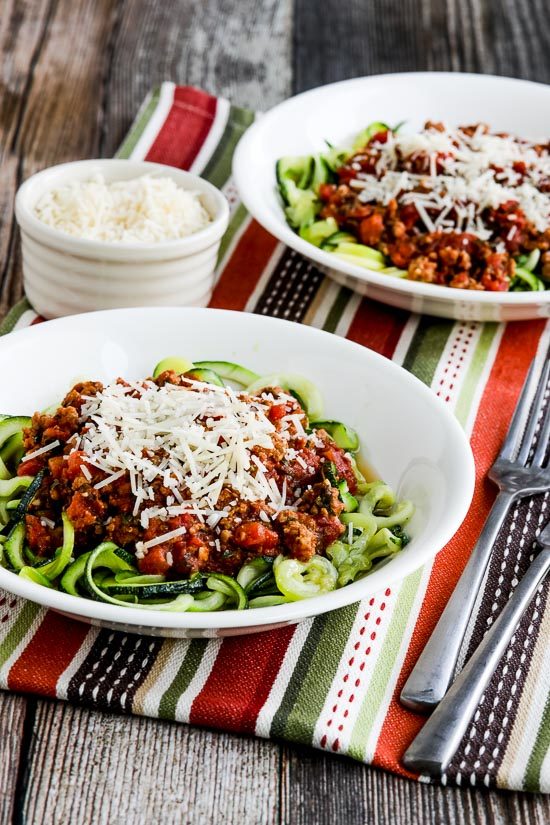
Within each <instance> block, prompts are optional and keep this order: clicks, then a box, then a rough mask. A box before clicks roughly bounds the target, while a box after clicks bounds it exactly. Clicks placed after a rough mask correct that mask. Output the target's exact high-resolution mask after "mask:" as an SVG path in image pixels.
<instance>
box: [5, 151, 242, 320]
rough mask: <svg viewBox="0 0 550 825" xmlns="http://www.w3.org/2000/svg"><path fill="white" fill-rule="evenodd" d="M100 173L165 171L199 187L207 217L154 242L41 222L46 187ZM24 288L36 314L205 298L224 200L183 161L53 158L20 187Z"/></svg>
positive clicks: (126, 175) (201, 302)
mask: <svg viewBox="0 0 550 825" xmlns="http://www.w3.org/2000/svg"><path fill="white" fill-rule="evenodd" d="M97 174H101V175H103V177H104V179H105V180H106V181H107V182H110V181H115V180H117V181H118V180H129V179H131V178H137V177H139V176H141V175H145V174H151V175H155V176H163V177H170V178H171V179H172V180H173V181H174V182H175V183H176V184H177V185H178V186H180V187H181V188H182V189H190V190H193V191H195V192H198V193H199V194H200V198H201V201H202V203H203V205H204V207H205V209H206V210H207V211H208V213H209V214H210V215H211V217H212V223H210V224H209V225H208V226H207V227H205V228H204V229H201V230H199V231H198V232H195V233H193V234H192V235H188V236H187V237H186V238H181V239H179V240H172V241H162V242H159V243H112V242H105V241H96V240H89V239H85V238H77V237H75V236H73V235H68V234H66V233H64V232H60V231H58V230H57V229H53V228H52V227H50V226H48V225H47V224H45V223H44V222H43V221H41V220H40V219H39V218H38V217H37V216H36V214H35V211H34V210H35V206H36V204H37V203H38V201H39V200H40V198H41V197H42V195H44V194H45V193H46V192H48V191H51V190H53V189H57V188H59V187H61V186H64V185H66V184H68V183H70V182H71V181H80V180H89V179H90V178H92V177H93V176H94V175H97ZM15 215H16V218H17V222H18V223H19V227H20V230H21V246H22V252H23V280H24V287H25V293H26V295H27V297H28V299H29V301H30V302H31V304H32V305H33V307H34V308H35V309H36V311H37V312H38V313H40V315H43V316H44V317H45V318H56V317H59V316H61V315H73V314H74V313H78V312H89V311H92V310H98V309H115V308H117V307H137V306H206V305H207V304H208V301H209V300H210V296H211V294H212V288H213V285H214V269H215V267H216V262H217V257H218V251H219V247H220V242H221V239H222V236H223V234H224V232H225V230H226V229H227V224H228V221H229V206H228V203H227V200H226V199H225V197H224V195H222V193H221V192H220V191H219V190H218V189H216V187H215V186H212V184H210V183H208V182H207V181H205V180H203V179H202V178H199V177H197V175H193V174H191V173H190V172H184V171H182V170H181V169H175V168H174V167H172V166H164V165H163V164H160V163H148V162H147V161H133V160H83V161H75V162H73V163H63V164H60V165H59V166H52V167H51V168H49V169H45V170H44V171H43V172H38V174H36V175H33V176H32V177H31V178H29V179H28V180H27V181H25V183H24V184H23V185H22V186H21V187H20V188H19V190H18V192H17V196H16V199H15Z"/></svg>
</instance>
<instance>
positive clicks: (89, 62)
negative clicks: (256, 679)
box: [0, 0, 550, 825]
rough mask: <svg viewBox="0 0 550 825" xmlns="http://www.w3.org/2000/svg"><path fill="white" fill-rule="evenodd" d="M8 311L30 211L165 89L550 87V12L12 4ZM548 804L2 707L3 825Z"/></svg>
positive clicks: (458, 814)
mask: <svg viewBox="0 0 550 825" xmlns="http://www.w3.org/2000/svg"><path fill="white" fill-rule="evenodd" d="M0 43H1V49H2V59H1V65H0V72H1V75H0V81H1V86H0V129H1V132H0V164H1V167H0V168H1V177H0V180H1V187H0V265H1V266H2V282H1V294H0V311H1V312H2V313H4V312H5V310H6V309H7V308H8V307H9V306H10V305H11V304H12V303H13V302H14V301H15V300H16V299H17V298H19V296H20V295H21V266H20V251H19V240H18V236H17V232H16V230H15V225H14V220H13V196H14V192H15V190H16V188H17V186H18V185H19V184H20V183H21V181H22V180H23V179H24V178H25V177H27V176H28V175H29V174H31V173H32V172H34V171H36V170H38V169H41V168H43V167H45V166H49V165H50V164H53V163H59V162H61V161H66V160H74V159H77V158H87V157H98V156H100V155H106V156H109V155H112V154H113V153H114V151H115V150H116V148H117V146H118V144H119V143H120V142H121V139H122V137H123V136H124V133H125V131H126V130H127V128H128V126H129V125H130V122H131V120H132V118H133V116H134V115H135V113H136V110H137V108H138V105H139V103H140V101H141V100H142V98H143V97H144V95H145V94H146V92H147V91H148V90H149V88H150V87H151V86H154V85H155V84H157V83H159V81H161V80H163V79H170V80H174V81H176V82H180V83H186V84H195V85H198V86H202V87H203V88H205V89H207V90H209V91H211V92H214V93H217V94H223V95H225V96H227V97H229V98H231V100H232V101H234V102H235V103H238V104H241V105H244V106H249V107H252V108H262V109H265V108H267V107H269V106H272V105H273V104H275V103H277V102H278V101H279V100H282V99H283V98H285V97H287V96H288V95H289V94H290V93H292V92H297V91H301V90H304V89H308V88H310V87H312V86H317V85H320V84H323V83H327V82H330V81H333V80H339V79H342V78H347V77H353V76H357V75H363V74H376V73H379V72H391V71H398V70H401V71H403V70H418V69H440V70H463V71H474V72H490V73H494V74H505V75H514V76H519V77H526V78H530V79H533V80H539V81H543V82H546V83H548V82H550V51H549V47H550V21H549V19H548V5H547V2H546V0H446V2H445V0H353V2H352V0H296V2H292V0H203V1H202V2H201V0H194V1H193V0H118V1H117V0H0ZM549 821H550V800H549V799H548V798H547V797H543V796H527V795H521V794H512V793H509V794H506V793H488V792H483V791H481V790H476V791H475V792H474V791H468V790H455V789H441V788H437V787H426V786H424V785H420V784H417V783H414V782H408V781H405V780H402V779H398V778H397V777H394V776H391V775H387V774H384V773H382V772H380V771H376V770H373V769H369V768H366V767H364V766H363V765H360V764H357V763H353V762H351V761H348V760H345V759H342V758H337V757H332V756H329V755H325V754H322V753H319V752H315V751H313V750H309V749H305V748H304V749H302V748H297V747H291V746H289V745H285V744H279V743H275V742H265V741H260V740H256V739H249V738H244V737H239V736H233V735H228V734H218V733H212V732H210V731H206V730H198V729H195V728H188V727H184V726H182V725H176V724H167V723H163V722H157V721H154V720H151V719H140V718H122V717H115V716H108V715H104V714H100V713H96V712H90V711H87V710H79V709H76V708H73V707H71V706H69V705H66V704H62V703H58V702H53V701H52V702H48V701H37V700H35V699H33V698H29V699H25V698H23V697H20V696H14V695H9V694H0V825H4V823H6V825H7V823H9V822H14V823H29V825H33V824H34V823H36V825H42V823H44V825H46V823H55V825H64V823H78V824H80V823H88V822H90V823H94V825H95V824H96V823H105V825H107V823H108V825H118V823H120V825H123V824H124V825H133V823H156V822H159V823H162V825H168V823H178V825H179V823H197V825H199V823H200V825H204V823H209V822H212V823H239V824H240V825H241V823H246V825H249V824H251V823H262V825H263V823H279V822H281V823H283V822H284V823H293V825H294V823H295V824H296V825H298V823H308V824H309V825H317V823H330V824H331V825H337V823H346V825H356V824H357V825H358V824H359V823H388V825H390V823H391V825H401V823H407V825H412V823H452V825H455V823H456V824H457V825H458V823H464V825H472V823H508V822H510V823H518V825H519V823H529V824H530V825H535V823H536V824H537V825H538V823H540V825H543V823H548V822H549Z"/></svg>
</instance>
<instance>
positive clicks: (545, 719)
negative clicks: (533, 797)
mask: <svg viewBox="0 0 550 825" xmlns="http://www.w3.org/2000/svg"><path fill="white" fill-rule="evenodd" d="M549 750H550V696H549V697H548V699H547V700H546V705H545V708H544V713H543V714H542V720H541V723H540V727H539V730H538V733H537V738H536V739H535V744H534V746H533V750H532V751H531V754H530V756H529V760H528V762H527V768H526V770H525V776H524V778H523V787H524V790H526V791H533V792H535V793H537V792H538V791H540V772H541V768H542V763H543V762H544V760H545V758H546V756H547V754H548V751H549Z"/></svg>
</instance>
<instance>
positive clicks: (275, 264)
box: [0, 83, 550, 792]
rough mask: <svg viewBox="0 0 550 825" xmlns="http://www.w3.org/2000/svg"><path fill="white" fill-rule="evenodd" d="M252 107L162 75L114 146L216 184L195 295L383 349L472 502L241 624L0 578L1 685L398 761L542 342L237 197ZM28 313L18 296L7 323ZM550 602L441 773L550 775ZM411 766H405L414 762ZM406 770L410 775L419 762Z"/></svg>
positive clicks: (537, 326) (527, 532)
mask: <svg viewBox="0 0 550 825" xmlns="http://www.w3.org/2000/svg"><path fill="white" fill-rule="evenodd" d="M253 120H254V114H253V113H252V112H249V111H246V110H244V109H240V108H237V107H235V106H232V105H231V104H230V103H229V102H228V101H227V100H223V99H221V98H215V97H212V96H210V95H208V94H206V93H205V92H203V91H200V90H198V89H195V88H190V87H178V86H175V85H174V84H172V83H164V84H163V85H162V86H161V87H160V88H159V89H158V90H156V91H154V92H153V93H152V94H151V95H150V96H149V97H148V98H147V100H146V101H145V103H144V104H143V106H142V108H141V110H140V112H139V114H138V116H137V118H136V121H135V123H134V125H133V126H132V129H131V131H130V133H129V135H128V137H127V138H126V140H125V142H124V144H123V145H122V147H121V149H120V152H119V156H120V157H132V158H140V159H143V158H146V159H148V160H152V161H156V162H160V163H166V164H170V165H173V166H178V167H180V168H182V169H190V170H192V171H193V172H196V173H199V174H201V175H202V176H204V177H205V178H207V179H208V180H210V181H211V182H212V183H214V184H215V185H216V186H218V187H220V188H221V189H222V190H223V192H224V193H225V195H226V196H227V198H228V200H229V203H230V206H231V222H230V226H229V229H228V231H227V234H226V236H225V238H224V241H223V245H222V249H221V254H220V261H219V267H218V273H217V285H216V288H215V291H214V295H213V297H212V301H211V306H214V307H223V308H226V309H234V310H242V311H245V312H255V313H258V314H260V315H272V316H276V317H279V318H287V319H290V320H292V321H297V322H300V323H304V324H310V325H312V326H315V327H319V328H322V329H325V330H328V331H330V332H332V333H335V334H336V335H344V336H347V337H348V338H350V339H351V340H353V341H356V342H358V343H360V344H362V345H363V346H366V347H369V348H371V349H373V350H375V351H376V352H379V353H381V354H382V355H384V356H385V357H387V358H391V359H393V360H394V361H395V362H397V363H398V364H401V365H402V366H403V367H404V368H405V369H407V370H409V371H410V372H412V373H413V374H414V375H416V376H417V377H418V378H419V379H421V380H422V381H424V382H425V383H426V384H427V385H428V386H430V387H431V388H432V390H433V392H434V393H436V394H437V395H438V396H440V397H441V398H442V399H443V400H444V401H445V403H446V404H447V405H448V407H449V409H450V410H451V411H452V412H453V413H454V414H455V415H456V417H457V418H458V420H459V421H460V423H461V425H462V426H463V427H464V429H465V431H466V432H467V434H468V436H469V438H470V440H471V444H472V448H473V451H474V454H475V459H476V467H477V483H476V488H475V494H474V499H473V503H472V507H471V509H470V512H469V514H468V516H467V518H466V520H465V522H464V524H463V525H462V527H461V528H460V530H459V531H458V533H457V534H456V536H455V537H454V538H453V539H452V541H451V542H450V543H449V545H448V546H447V547H446V548H445V549H444V550H443V551H442V552H441V553H440V554H439V555H438V556H437V557H436V559H435V560H434V561H433V562H432V563H431V564H428V565H426V566H425V567H423V568H421V569H420V570H418V571H417V572H415V573H413V574H412V575H410V576H408V578H406V579H404V580H403V581H401V582H399V583H398V584H396V585H392V586H391V587H387V588H386V589H385V590H383V591H380V592H379V593H377V594H376V595H375V596H372V597H371V598H369V599H366V600H364V601H363V602H360V603H359V604H354V605H352V606H350V607H348V608H345V609H343V610H338V611H336V612H333V613H329V614H327V615H324V616H321V617H319V618H316V619H313V620H307V621H304V622H302V623H301V624H299V625H297V626H294V627H285V628H282V629H279V630H273V631H270V632H268V633H262V634H258V635H253V636H249V637H236V638H228V639H223V640H222V639H216V640H204V639H200V640H192V641H180V640H163V639H153V638H150V637H142V636H134V635H124V634H122V633H114V632H110V631H108V630H99V629H97V628H92V627H90V626H88V625H86V624H81V623H78V622H75V621H71V620H69V619H66V618H64V617H62V616H60V615H57V614H56V613H54V612H51V611H46V610H44V609H42V608H40V607H38V606H37V605H34V604H32V603H30V602H25V601H23V600H21V599H18V598H15V597H13V596H12V595H10V593H8V592H1V591H0V687H1V688H3V689H5V690H11V691H18V692H23V693H25V692H26V693H32V694H37V695H41V696H49V697H57V698H59V699H66V700H68V701H70V702H74V703H75V704H82V705H86V706H88V707H92V708H97V709H101V710H105V711H115V712H125V713H134V714H145V715H148V716H153V717H160V718H162V719H171V720H175V721H178V722H188V723H191V724H196V725H207V726H209V727H213V728H218V729H223V730H229V731H238V732H240V733H248V734H253V735H257V736H264V737H281V738H284V739H287V740H289V741H293V742H300V743H304V744H307V745H313V746H314V747H317V748H321V749H323V750H326V751H328V752H330V753H331V754H346V755H348V756H351V757H353V758H355V759H358V760H362V761H363V762H366V763H372V764H374V765H377V766H379V767H382V768H385V769H387V770H390V771H393V772H395V773H399V774H402V775H405V776H409V777H413V775H412V774H409V773H408V772H406V771H405V770H404V769H403V768H402V766H401V765H400V758H401V756H402V754H403V752H404V750H405V749H406V747H407V746H408V744H409V743H410V741H411V740H412V738H413V737H414V736H415V734H416V733H417V732H418V731H419V730H420V728H421V726H422V717H420V716H418V715H416V714H414V713H412V712H410V711H407V710H405V709H404V708H402V707H401V706H400V704H399V702H398V696H399V692H400V689H401V687H402V685H403V683H404V681H405V679H406V677H407V675H408V673H409V672H410V670H411V667H412V666H413V664H414V662H415V660H416V658H417V657H418V655H419V653H420V651H421V650H422V647H423V645H424V644H425V642H426V640H427V638H428V636H429V634H430V631H431V630H432V628H433V626H434V624H435V622H436V621H437V618H438V616H439V615H440V613H441V610H442V608H443V606H444V605H445V602H446V600H447V598H448V597H449V594H450V593H451V591H452V589H453V587H454V585H455V583H456V581H457V578H458V576H459V575H460V572H461V570H462V569H463V567H464V564H465V562H466V560H467V558H468V554H469V552H470V550H471V548H472V546H473V544H474V542H475V540H476V538H477V536H478V534H479V532H480V530H481V528H482V525H483V522H484V520H485V518H486V516H487V513H488V511H489V509H490V507H491V504H492V502H493V500H494V497H495V488H494V487H493V486H492V485H491V484H490V482H488V480H487V477H486V474H487V470H488V468H489V467H490V465H491V463H492V461H493V460H494V458H495V456H496V454H497V452H498V448H499V445H500V443H501V441H502V439H503V437H504V434H505V432H506V429H507V426H508V423H509V421H510V418H511V415H512V411H513V409H514V406H515V404H516V401H517V398H518V395H519V392H520V389H521V386H522V383H523V380H524V377H525V374H526V372H527V369H528V367H529V364H530V363H531V361H532V360H533V358H535V359H537V363H538V365H539V367H541V366H542V364H543V362H544V360H545V358H546V357H547V351H548V344H549V338H550V328H549V327H548V325H547V324H546V323H545V321H544V320H536V321H531V322H527V323H509V324H506V325H504V324H501V325H499V324H476V323H470V322H456V323H455V322H453V321H447V320H441V319H438V318H431V317H424V316H418V315H409V314H408V313H406V312H403V311H400V310H397V309H393V308H390V307H386V306H383V305H382V304H378V303H375V302H372V301H370V300H367V299H362V298H360V297H359V296H358V295H356V294H354V293H352V292H350V291H349V290H348V289H346V288H343V287H340V286H338V285H337V284H335V283H334V282H332V281H330V280H328V279H326V278H325V277H324V276H323V275H322V274H321V272H320V271H319V270H318V269H316V268H315V266H314V265H312V264H311V263H309V262H308V261H307V260H306V259H305V258H303V257H301V256H300V255H299V254H297V253H296V252H293V251H292V250H290V249H288V248H285V247H284V246H283V245H281V244H280V243H278V242H277V240H276V239H275V238H273V237H272V236H271V235H269V234H268V233H267V232H266V231H265V230H264V229H263V228H262V227H261V226H259V225H258V224H257V223H256V222H255V221H254V220H252V219H251V217H250V216H249V215H248V214H247V213H246V211H245V209H244V207H243V206H242V204H241V203H240V202H239V197H238V193H237V191H236V189H235V186H234V183H233V181H232V179H231V158H232V154H233V151H234V149H235V146H236V144H237V141H238V140H239V138H240V136H241V135H242V134H243V132H244V131H245V130H246V128H247V127H248V126H249V125H250V124H251V123H252V121H253ZM38 321H40V319H39V318H38V317H37V315H36V313H35V312H34V311H33V310H32V307H30V306H29V304H28V303H27V302H26V301H23V302H21V303H20V304H19V305H18V306H16V307H14V308H13V309H12V311H11V312H10V313H9V314H8V316H7V317H6V318H5V320H4V322H3V325H2V328H1V330H0V331H1V332H2V333H8V332H11V331H12V330H14V329H19V328H21V327H24V326H26V325H28V324H31V323H36V322H38ZM548 510H549V508H548V502H547V498H546V497H544V496H538V497H536V498H533V499H531V500H528V501H525V502H522V503H519V504H517V505H516V506H515V507H514V508H513V509H512V511H511V513H510V515H509V518H508V519H507V521H506V524H505V526H504V529H503V530H502V533H501V535H500V537H499V539H498V542H497V546H496V551H495V553H494V556H493V559H492V561H491V564H490V568H489V570H488V573H487V576H486V579H485V582H484V584H483V587H482V591H481V592H480V594H479V598H478V600H477V604H476V607H475V611H474V615H473V617H472V620H471V623H470V627H469V631H468V634H467V638H466V640H465V643H464V647H463V651H462V657H461V658H462V661H464V660H465V658H466V657H467V656H468V655H469V653H470V652H471V651H472V650H474V649H475V647H476V645H477V644H478V643H479V640H480V639H481V638H482V636H483V634H484V632H485V630H486V629H487V628H488V627H489V626H490V624H491V623H492V621H493V620H494V619H495V617H496V616H497V615H498V613H499V611H500V610H501V609H502V607H503V605H504V604H505V603H506V600H507V599H508V597H509V595H510V593H511V592H512V591H513V588H514V586H515V585H516V584H517V582H518V580H519V579H520V577H521V575H522V574H523V572H524V571H525V569H526V568H527V566H528V564H529V561H530V559H531V558H532V555H533V553H534V549H535V548H534V539H535V536H536V534H537V532H538V531H539V530H540V527H541V525H543V524H544V523H545V522H546V520H547V519H548ZM549 642H550V605H549V604H548V587H547V586H544V587H543V588H541V590H540V591H539V593H538V594H537V596H536V598H535V600H534V602H533V603H532V604H531V606H530V608H529V610H528V611H527V613H526V615H525V617H524V620H523V621H522V622H521V624H520V626H519V627H518V629H517V632H516V633H515V635H514V638H513V640H512V642H511V644H510V647H509V649H508V651H507V653H506V655H505V657H504V658H503V660H502V662H501V664H500V666H499V668H498V671H497V673H496V674H495V677H494V679H493V680H492V682H491V685H490V687H489V688H488V690H487V691H486V693H485V696H484V697H483V700H482V701H481V703H480V705H479V707H478V709H477V711H476V713H475V716H474V718H473V720H472V723H471V725H470V727H469V730H468V732H467V734H466V736H465V737H464V740H463V742H462V744H461V746H460V749H459V751H458V753H457V754H456V756H455V758H454V759H453V761H452V764H451V765H450V767H449V769H448V771H447V772H446V773H445V774H444V775H443V776H442V777H441V780H440V781H441V782H442V783H443V784H457V785H463V786H488V787H500V788H510V789H518V790H529V791H544V792H548V791H550V750H549V748H550V644H549ZM416 778H418V777H416ZM420 779H426V778H425V777H420Z"/></svg>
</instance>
